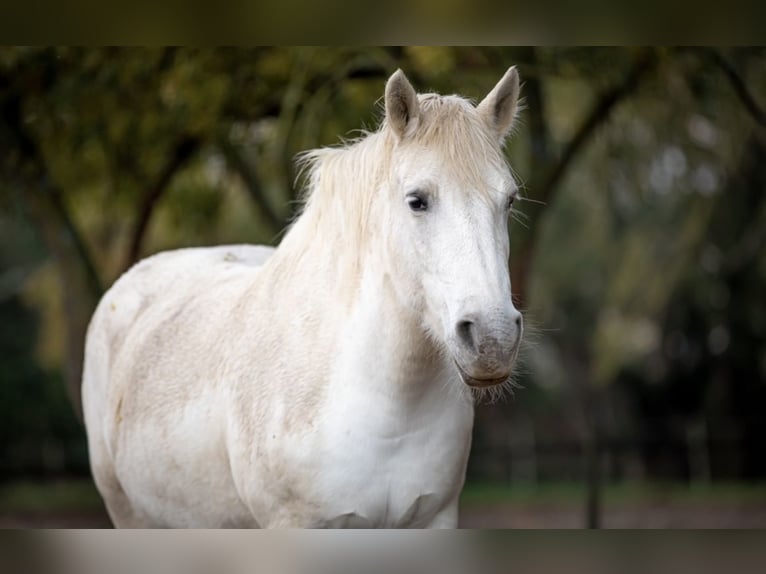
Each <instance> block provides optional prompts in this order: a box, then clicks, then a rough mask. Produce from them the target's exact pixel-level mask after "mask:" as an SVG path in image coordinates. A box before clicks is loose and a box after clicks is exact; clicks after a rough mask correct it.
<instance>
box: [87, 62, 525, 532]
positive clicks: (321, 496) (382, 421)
mask: <svg viewBox="0 0 766 574" xmlns="http://www.w3.org/2000/svg"><path fill="white" fill-rule="evenodd" d="M518 96H519V76H518V73H517V71H516V69H515V67H512V68H510V69H508V71H507V72H506V73H505V75H504V76H503V77H502V78H501V80H500V81H499V82H498V83H497V85H496V86H495V87H494V88H493V89H492V90H491V91H490V92H489V93H488V95H487V96H486V97H485V98H484V99H483V100H482V101H481V102H480V103H479V104H478V105H474V104H473V103H472V102H471V101H469V100H467V99H465V98H462V97H459V96H456V95H450V96H441V95H438V94H433V93H427V94H417V93H416V92H415V90H414V89H413V87H412V85H411V83H410V82H409V80H408V79H407V77H406V76H405V75H404V73H403V72H402V71H401V70H397V71H396V72H395V73H394V74H393V75H391V76H390V78H388V80H387V82H386V86H385V95H384V117H383V119H382V121H381V123H380V126H379V127H378V129H377V130H376V131H373V132H365V133H364V134H363V135H362V136H361V137H360V138H358V139H356V140H354V141H351V142H345V143H342V144H339V145H338V146H333V147H327V148H321V149H318V150H313V151H309V152H306V153H304V154H303V155H302V156H301V157H300V158H299V161H300V164H301V169H302V170H303V174H304V187H305V189H304V193H305V196H304V199H305V201H304V202H303V206H302V210H301V213H300V215H299V216H298V217H297V218H296V219H295V220H294V221H293V223H292V225H291V226H290V228H289V230H288V231H287V233H286V234H285V236H284V237H283V239H282V241H281V243H280V245H279V246H278V247H277V248H276V249H273V248H271V247H265V246H250V245H234V246H222V247H211V248H186V249H178V250H174V251H168V252H164V253H160V254H156V255H154V256H151V257H149V258H147V259H144V260H143V261H140V262H139V263H137V264H136V265H134V266H133V267H132V268H131V269H130V270H128V271H127V272H126V273H125V274H124V275H122V276H121V277H120V278H119V279H118V280H117V281H116V282H115V283H114V285H113V286H112V287H111V288H110V289H109V290H108V291H107V292H106V294H105V295H104V297H103V298H102V300H101V301H100V302H99V304H98V306H97V308H96V311H95V312H94V315H93V318H92V320H91V323H90V325H89V327H88V333H87V337H86V351H85V362H84V369H83V370H84V373H83V380H82V396H83V411H84V418H85V424H86V430H87V438H88V448H89V457H90V465H91V471H92V474H93V478H94V481H95V484H96V486H97V488H98V490H99V492H100V494H101V496H102V498H103V500H104V502H105V505H106V508H107V510H108V512H109V515H110V517H111V520H112V522H113V523H114V525H115V526H116V527H207V528H209V527H216V528H217V527H236V528H249V527H253V528H259V527H260V528H303V527H306V528H325V527H326V528H334V527H363V528H371V527H386V528H393V527H407V528H421V527H423V528H425V527H433V528H454V527H456V526H457V520H458V499H459V496H460V493H461V491H462V488H463V484H464V482H465V474H466V466H467V462H468V456H469V451H470V446H471V434H472V428H473V420H474V406H475V399H476V395H477V394H481V393H482V392H483V393H487V392H491V391H497V390H498V389H500V388H503V387H504V386H507V385H509V384H510V383H509V377H510V376H511V374H512V371H513V369H514V364H515V363H516V359H517V355H518V351H519V345H520V342H521V338H522V331H523V324H522V316H521V313H520V312H519V311H518V310H517V309H516V308H515V307H514V304H513V302H512V295H511V283H510V276H509V272H508V265H509V263H508V261H509V252H510V240H509V237H508V217H509V213H510V210H511V204H512V203H513V201H514V198H515V197H516V196H517V193H518V186H517V184H516V183H515V180H514V177H513V175H512V172H511V169H510V166H509V165H508V162H507V160H506V158H505V155H504V153H503V146H504V143H505V140H506V138H507V136H508V135H509V133H510V131H511V129H512V127H513V125H514V121H515V117H516V113H517V111H518Z"/></svg>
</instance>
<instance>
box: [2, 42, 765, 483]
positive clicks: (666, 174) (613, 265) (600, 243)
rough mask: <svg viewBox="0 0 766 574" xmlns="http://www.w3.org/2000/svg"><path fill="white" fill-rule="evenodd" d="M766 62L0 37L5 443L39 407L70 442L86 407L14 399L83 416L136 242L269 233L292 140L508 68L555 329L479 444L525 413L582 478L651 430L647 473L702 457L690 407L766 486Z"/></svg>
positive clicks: (523, 293) (531, 256) (539, 282)
mask: <svg viewBox="0 0 766 574" xmlns="http://www.w3.org/2000/svg"><path fill="white" fill-rule="evenodd" d="M764 56H765V52H764V50H763V49H755V48H738V49H730V50H723V51H721V50H708V49H696V48H695V49H691V48H684V49H681V48H635V49H633V48H625V49H607V48H598V49H591V48H589V49H585V48H566V49H557V48H502V47H489V48H470V47H460V48H443V47H407V48H396V47H392V48H362V49H359V48H296V47H280V48H254V49H233V48H232V49H228V48H227V49H215V50H213V49H180V48H164V49H122V48H104V49H85V48H4V49H2V50H0V149H2V150H3V153H2V154H1V155H0V218H1V219H0V236H2V238H3V239H4V241H3V243H2V249H0V266H1V267H0V269H1V271H0V306H2V311H3V319H4V321H3V326H4V330H3V332H2V333H0V345H2V357H0V360H2V363H3V365H2V372H3V373H12V375H5V374H4V377H10V378H5V379H3V383H2V384H3V387H4V388H3V389H2V392H3V393H4V396H6V398H7V400H4V401H3V402H2V404H3V407H2V409H3V417H4V418H5V419H6V420H7V421H9V422H8V424H7V425H6V430H5V431H4V432H5V435H6V439H5V440H4V444H5V445H12V444H16V445H18V444H19V441H18V440H17V439H13V440H11V438H9V437H11V434H9V433H12V432H14V431H13V429H14V428H16V429H19V428H22V427H23V428H29V429H32V428H33V427H34V425H37V424H40V425H43V426H45V425H49V427H46V428H47V429H48V430H46V431H43V430H40V431H39V433H38V434H39V435H43V434H46V433H48V434H50V435H57V436H69V435H68V434H67V433H70V434H71V433H73V432H74V433H75V434H76V432H75V431H73V430H71V429H73V428H75V429H76V424H75V423H74V418H71V419H70V418H66V416H69V415H66V416H65V415H58V414H57V415H55V416H54V415H53V414H51V415H50V416H49V415H35V416H36V417H37V419H35V420H37V421H38V422H34V421H33V420H32V419H33V418H34V417H31V416H30V417H25V420H28V421H29V422H28V423H27V422H24V421H18V420H17V419H16V418H12V417H11V418H9V417H5V413H6V411H8V412H9V413H10V412H11V411H14V410H16V409H17V405H21V404H31V403H41V402H44V403H45V404H46V405H49V406H47V407H45V408H46V409H47V408H50V409H51V412H53V411H54V410H55V411H56V412H60V411H61V408H62V401H61V397H62V396H63V395H62V394H61V393H60V391H61V381H62V380H63V381H66V389H67V391H68V395H69V398H70V401H71V404H72V405H75V411H76V412H79V378H80V370H81V360H82V351H83V341H84V334H85V330H86V328H87V324H88V321H89V319H90V315H91V313H92V312H93V309H94V308H95V305H96V303H97V301H98V299H99V297H100V296H101V294H102V293H103V291H104V290H105V289H106V288H107V287H108V286H109V285H110V284H111V283H112V282H113V281H114V280H115V279H116V278H117V277H118V276H119V274H120V273H122V272H123V271H124V270H126V269H127V268H128V267H129V266H130V265H131V264H132V263H134V262H135V261H136V260H138V259H139V258H141V257H144V256H146V255H149V254H151V253H154V252H157V251H160V250H163V249H168V248H175V247H181V246H187V245H212V244H221V243H230V242H237V243H241V242H252V243H272V244H276V243H277V242H278V239H279V233H280V231H281V230H282V229H283V228H284V227H285V225H286V223H287V222H288V221H289V220H290V218H291V217H292V216H293V215H294V213H295V212H296V209H297V206H298V205H299V202H298V200H299V197H298V195H297V192H296V187H295V186H294V185H293V181H294V178H295V172H294V169H293V165H292V158H293V157H294V155H295V154H296V153H297V152H299V151H301V150H305V149H308V148H313V147H317V146H321V145H328V144H333V143H336V142H337V141H338V138H339V136H350V137H353V136H354V135H355V133H354V131H353V130H358V129H359V128H369V129H372V128H374V127H375V126H376V124H377V121H378V119H379V115H380V110H379V109H377V108H376V106H375V102H376V101H378V100H379V99H380V97H381V96H382V93H383V86H384V82H385V79H386V78H387V77H388V75H390V73H392V72H393V71H394V70H395V69H396V68H397V67H401V68H402V69H403V70H404V71H405V72H406V73H407V75H408V76H409V77H410V79H411V80H412V82H413V84H414V85H415V86H416V87H417V88H418V90H419V91H427V90H435V91H439V92H441V93H460V94H464V95H467V96H469V97H472V98H473V99H475V100H479V99H481V98H482V97H483V96H484V95H485V94H486V92H487V91H488V90H489V89H490V88H491V87H492V86H493V85H494V84H495V82H496V81H497V79H498V78H499V77H500V76H501V75H502V73H503V72H504V71H505V69H507V67H508V66H510V65H514V64H516V65H518V66H519V68H520V73H521V76H522V80H523V82H524V85H523V88H522V93H523V95H524V97H525V103H526V109H525V111H524V112H523V113H522V116H521V122H520V125H519V127H518V130H517V133H516V135H515V136H514V138H513V139H512V140H511V142H510V143H509V146H508V158H509V161H510V163H511V165H512V166H513V168H514V171H515V172H516V174H517V175H518V177H519V179H520V181H521V182H522V184H523V195H524V199H526V201H521V202H519V204H520V205H519V209H518V213H517V214H516V217H515V219H516V221H514V222H513V223H511V226H510V227H511V242H512V255H511V276H512V282H513V286H514V292H515V293H516V295H517V297H518V298H519V301H520V304H521V305H522V307H523V308H524V309H526V311H527V323H528V324H530V323H532V324H536V325H537V326H538V329H537V333H534V332H533V333H531V334H530V335H529V336H528V338H529V339H531V340H534V341H535V344H534V345H532V346H531V348H530V349H529V350H528V351H527V353H526V356H527V373H526V374H525V375H524V376H523V377H522V380H521V382H522V383H523V384H524V385H525V387H526V388H525V389H524V390H523V391H519V392H518V393H517V401H516V402H515V403H514V405H513V407H512V408H508V406H507V405H506V406H505V407H503V408H499V407H485V408H484V409H483V410H482V411H481V413H480V417H479V421H478V424H477V430H476V433H477V441H478V444H479V445H481V444H486V445H491V444H493V443H495V442H498V441H503V440H505V439H504V438H503V437H505V436H506V434H507V433H509V432H511V433H513V432H517V431H518V424H521V423H519V421H520V420H522V418H523V420H525V421H527V422H526V423H524V424H525V425H527V426H528V427H529V428H530V429H531V432H533V434H534V436H535V437H536V439H535V440H536V441H538V442H545V441H546V440H547V441H554V440H556V437H557V436H558V437H576V439H577V440H578V441H582V443H583V444H584V445H585V450H586V454H587V453H589V454H588V456H587V457H586V458H587V460H588V461H590V462H589V463H588V468H590V470H591V472H596V470H595V469H596V466H597V465H598V464H599V462H598V461H599V460H600V457H601V454H600V453H601V451H603V447H604V444H605V441H606V440H607V439H608V438H609V437H615V436H628V435H630V436H635V437H639V439H640V440H641V441H643V443H642V444H644V446H645V451H646V456H645V461H644V462H645V463H646V470H645V472H647V473H652V472H655V471H656V472H665V471H667V472H669V473H671V474H674V475H679V474H684V475H686V476H689V475H692V474H694V473H695V472H697V471H696V470H694V469H692V468H691V467H689V466H688V465H686V466H685V467H684V468H683V469H680V470H679V468H677V465H676V466H674V462H673V461H674V460H676V459H678V456H677V454H678V448H680V449H682V450H683V449H684V448H687V447H686V446H685V445H680V446H678V445H676V444H675V443H674V442H673V440H675V439H673V440H671V438H672V437H675V436H677V432H676V430H677V429H676V427H677V426H678V425H680V426H681V427H683V429H685V430H684V432H686V431H687V430H688V431H689V432H691V433H694V432H697V431H698V430H699V429H700V428H702V429H703V430H704V433H706V434H704V436H705V437H707V439H705V440H708V442H710V441H712V439H711V438H710V437H712V436H713V435H715V433H716V432H719V430H720V432H721V433H729V435H732V436H734V437H735V438H734V439H733V440H735V441H738V442H737V444H739V445H740V446H741V447H742V448H741V449H740V450H739V451H738V453H739V454H737V455H736V456H737V457H739V458H737V460H735V461H731V460H728V459H727V460H728V462H726V461H724V462H721V465H720V468H721V469H722V470H721V471H720V472H721V473H724V474H725V473H732V474H734V475H737V476H751V477H761V478H763V476H764V473H765V472H766V468H764V462H763V461H764V460H766V457H764V454H766V453H764V441H763V438H762V437H763V436H764V432H763V431H764V430H765V429H764V428H763V427H764V425H763V423H762V422H761V419H760V418H759V413H761V412H762V411H763V407H764V406H765V405H764V402H765V400H766V390H765V389H766V303H764V298H763V293H764V292H766V291H765V290H764V287H765V286H766V285H764V283H765V282H766V256H765V255H764V249H763V246H764V241H766V202H765V201H764V197H763V190H764V187H765V185H764V184H766V175H765V174H766V172H765V171H764V170H765V169H766V167H765V166H766V163H765V162H764V159H765V158H766V155H765V154H766V139H765V135H766V133H765V131H764V130H765V126H766V116H765V115H764V111H763V110H764V106H766V58H765V57H764ZM533 331H534V329H533ZM22 389H23V390H22ZM57 389H58V390H57ZM22 395H23V396H22ZM43 395H45V396H43ZM24 397H26V398H24ZM46 397H47V398H46ZM521 411H523V415H522V414H520V412H521ZM22 412H25V411H22V410H18V411H17V412H16V413H15V415H14V416H17V417H18V416H21V414H20V413H22ZM36 412H38V413H41V412H47V411H44V409H43V410H37V411H36ZM40 417H43V418H45V419H46V420H47V421H48V422H46V423H44V424H43V423H42V422H40V420H41V419H40ZM60 417H64V419H65V420H64V419H62V420H64V422H61V423H59V422H56V421H58V420H59V418H60ZM514 417H516V418H514ZM524 417H526V418H524ZM10 421H14V422H10ZM530 421H531V422H530ZM57 425H58V426H57ZM61 425H63V426H61ZM67 425H68V426H67ZM34 428H37V427H34ZM40 428H42V427H40ZM62 428H66V429H69V430H66V431H62V430H61V429H62ZM689 429H691V430H689ZM695 429H696V430H695ZM716 429H719V430H716ZM17 432H18V431H17ZM29 432H30V433H31V432H32V431H31V430H30V431H29ZM34 432H38V431H34ZM14 436H15V435H14ZM30 436H31V435H30ZM716 436H718V435H716ZM62 440H63V439H62ZM663 444H665V445H667V448H665V447H663V446H662V445H663ZM727 444H729V443H727ZM658 445H659V446H658ZM3 448H5V449H6V450H5V451H3V453H8V452H10V451H9V450H7V449H9V448H11V447H10V446H5V447H3ZM719 450H720V449H719ZM710 452H711V453H712V455H711V456H712V458H711V459H710V460H708V461H707V463H706V467H705V468H706V469H707V470H705V471H704V472H707V473H711V472H712V473H713V474H715V472H718V471H716V470H715V468H719V467H718V466H716V461H717V460H718V459H719V458H720V459H721V460H722V461H723V460H724V459H725V458H726V456H729V455H727V454H726V453H722V452H718V451H715V450H714V449H713V450H711V451H710ZM2 456H5V454H2ZM716 457H718V458H716ZM681 458H682V459H683V460H686V459H688V458H689V457H686V458H684V457H681ZM729 458H731V457H730V456H729ZM617 466H619V465H617ZM711 468H712V469H714V470H712V471H711V470H710V469H711ZM663 469H664V470H663ZM475 472H476V473H477V474H481V470H480V469H478V468H476V469H475ZM615 472H618V471H615ZM700 472H702V471H700Z"/></svg>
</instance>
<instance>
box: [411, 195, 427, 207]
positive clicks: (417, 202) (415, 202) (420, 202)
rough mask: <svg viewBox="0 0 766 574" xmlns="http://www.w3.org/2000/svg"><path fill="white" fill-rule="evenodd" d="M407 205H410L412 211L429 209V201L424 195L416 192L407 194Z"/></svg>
mask: <svg viewBox="0 0 766 574" xmlns="http://www.w3.org/2000/svg"><path fill="white" fill-rule="evenodd" d="M407 205H409V206H410V209H411V210H412V211H425V210H426V209H428V202H427V201H426V200H425V198H424V197H422V196H420V195H418V194H416V193H412V194H410V195H408V196H407Z"/></svg>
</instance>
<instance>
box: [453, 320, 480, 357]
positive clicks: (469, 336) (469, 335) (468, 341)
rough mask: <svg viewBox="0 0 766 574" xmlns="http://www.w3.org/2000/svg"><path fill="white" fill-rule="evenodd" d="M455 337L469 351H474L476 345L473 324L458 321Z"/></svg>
mask: <svg viewBox="0 0 766 574" xmlns="http://www.w3.org/2000/svg"><path fill="white" fill-rule="evenodd" d="M457 336H458V338H459V339H460V341H462V343H463V344H464V345H465V346H466V347H468V348H469V349H471V350H475V349H476V344H475V342H474V338H473V322H471V321H460V322H459V323H458V324H457Z"/></svg>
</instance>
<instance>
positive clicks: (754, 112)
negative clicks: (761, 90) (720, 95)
mask: <svg viewBox="0 0 766 574" xmlns="http://www.w3.org/2000/svg"><path fill="white" fill-rule="evenodd" d="M703 51H704V53H705V54H707V55H708V56H709V57H710V59H711V60H712V61H713V63H715V64H716V65H717V66H718V67H719V68H721V70H723V73H724V75H725V76H726V78H727V79H728V80H729V83H730V84H731V87H732V88H734V92H735V93H736V94H737V96H738V97H739V99H740V100H741V101H742V104H743V105H744V106H745V109H746V110H747V111H748V112H749V113H750V115H751V116H753V119H754V120H755V121H756V122H757V123H758V124H760V125H761V126H766V112H764V111H763V110H762V109H761V107H760V106H759V105H758V102H756V100H755V97H754V96H753V94H751V93H750V90H749V89H748V88H747V84H746V83H745V80H743V79H742V76H740V75H739V73H738V72H737V70H735V69H734V66H732V65H731V64H730V63H729V62H728V61H727V60H726V58H724V57H723V55H722V54H721V53H720V52H718V51H717V50H713V49H703Z"/></svg>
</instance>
